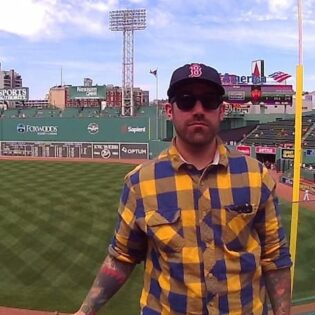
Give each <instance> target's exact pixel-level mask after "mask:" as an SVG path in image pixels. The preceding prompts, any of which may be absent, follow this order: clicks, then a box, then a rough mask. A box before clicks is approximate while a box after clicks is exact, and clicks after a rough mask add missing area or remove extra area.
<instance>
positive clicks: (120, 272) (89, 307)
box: [80, 256, 135, 315]
mask: <svg viewBox="0 0 315 315" xmlns="http://www.w3.org/2000/svg"><path fill="white" fill-rule="evenodd" d="M134 267H135V265H134V264H127V263H122V262H120V261H118V260H117V259H115V258H112V257H110V256H107V257H106V258H105V260H104V263H103V265H102V267H101V268H100V271H99V272H98V274H97V276H96V278H95V280H94V282H93V285H92V287H91V289H90V291H89V293H88V295H87V296H86V298H85V300H84V302H83V304H82V306H81V308H80V311H81V312H82V313H83V314H85V315H94V314H96V312H97V311H98V310H99V309H100V308H101V307H102V306H103V305H104V304H105V303H106V302H107V301H108V300H109V299H110V298H111V297H112V296H113V295H114V294H115V293H116V292H117V291H118V290H119V289H120V287H121V286H122V285H123V284H124V283H125V281H126V280H127V279H128V277H129V275H130V274H131V272H132V270H133V269H134Z"/></svg>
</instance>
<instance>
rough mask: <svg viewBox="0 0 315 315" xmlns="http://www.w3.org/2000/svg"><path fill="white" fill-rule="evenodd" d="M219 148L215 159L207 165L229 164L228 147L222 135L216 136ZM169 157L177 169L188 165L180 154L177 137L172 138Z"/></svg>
mask: <svg viewBox="0 0 315 315" xmlns="http://www.w3.org/2000/svg"><path fill="white" fill-rule="evenodd" d="M216 142H217V149H216V152H215V156H214V159H213V161H212V162H211V163H210V164H209V165H208V166H207V167H209V166H210V165H222V166H224V167H227V165H228V152H229V151H228V149H227V148H226V147H225V145H224V143H223V141H222V140H221V138H220V137H218V136H217V137H216ZM167 153H168V157H169V159H170V161H171V163H172V166H173V168H174V169H175V170H178V169H179V168H180V167H181V166H182V165H185V164H186V165H187V164H188V162H187V161H185V159H184V158H183V157H182V156H181V155H180V153H179V152H178V150H177V148H176V145H175V138H173V140H172V144H171V145H170V147H169V148H168V151H167Z"/></svg>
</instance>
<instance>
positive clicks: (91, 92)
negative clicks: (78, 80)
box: [69, 85, 106, 100]
mask: <svg viewBox="0 0 315 315" xmlns="http://www.w3.org/2000/svg"><path fill="white" fill-rule="evenodd" d="M69 98H70V99H71V100H74V99H106V86H105V85H95V86H70V87H69Z"/></svg>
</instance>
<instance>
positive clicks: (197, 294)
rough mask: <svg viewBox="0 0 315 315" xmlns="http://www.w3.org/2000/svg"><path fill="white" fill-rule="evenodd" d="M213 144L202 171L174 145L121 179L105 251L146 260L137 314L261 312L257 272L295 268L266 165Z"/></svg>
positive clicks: (261, 290) (128, 259) (260, 282)
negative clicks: (214, 157)
mask: <svg viewBox="0 0 315 315" xmlns="http://www.w3.org/2000/svg"><path fill="white" fill-rule="evenodd" d="M217 150H218V152H219V163H218V164H217V165H213V164H212V165H209V166H208V167H207V168H205V169H204V170H203V171H202V172H200V171H198V170H196V169H195V168H194V167H193V166H192V165H189V164H187V163H186V162H184V161H183V160H182V159H181V157H180V155H179V153H178V151H177V149H176V147H175V146H174V144H173V145H171V146H170V148H168V149H167V150H165V151H163V152H162V153H161V154H160V155H159V156H158V157H157V158H156V159H155V160H152V161H149V162H147V163H145V164H142V165H139V166H137V167H136V168H135V169H134V170H133V171H131V172H130V173H129V174H128V175H127V176H126V177H125V183H124V188H123V192H122V195H121V202H120V207H119V219H118V223H117V226H116V232H115V235H114V237H113V240H112V243H111V245H110V246H109V254H110V255H112V256H114V257H115V258H116V259H118V260H121V261H124V262H129V263H139V262H141V261H143V260H144V261H145V268H144V287H143V290H142V294H141V298H140V305H141V310H142V313H141V314H143V315H170V314H176V315H178V314H190V315H192V314H199V315H205V314H211V315H212V314H234V315H236V314H244V315H248V314H255V315H256V314H257V315H258V314H259V315H261V314H267V310H266V302H265V291H266V289H265V283H264V279H263V273H264V272H266V271H270V270H276V269H280V268H288V267H290V266H291V259H290V254H289V250H288V246H287V241H286V237H285V233H284V230H283V227H282V225H281V222H280V215H279V207H278V202H277V197H276V195H275V182H274V181H273V179H272V178H271V176H270V175H269V173H268V170H267V169H266V168H265V167H264V166H263V165H262V164H261V163H260V162H258V161H256V160H255V159H252V158H250V157H247V156H243V155H241V154H240V153H238V152H233V151H232V152H229V151H228V150H227V148H226V147H225V146H224V145H223V143H222V141H221V140H220V139H219V138H218V149H217Z"/></svg>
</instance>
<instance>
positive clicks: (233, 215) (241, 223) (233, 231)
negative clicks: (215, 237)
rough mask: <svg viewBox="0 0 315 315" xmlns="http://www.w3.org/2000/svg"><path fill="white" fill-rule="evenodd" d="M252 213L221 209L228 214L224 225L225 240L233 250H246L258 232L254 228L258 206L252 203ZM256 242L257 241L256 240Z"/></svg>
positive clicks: (227, 245)
mask: <svg viewBox="0 0 315 315" xmlns="http://www.w3.org/2000/svg"><path fill="white" fill-rule="evenodd" d="M251 207H252V211H251V212H250V213H242V212H236V211H232V210H227V209H226V208H224V209H221V211H225V214H226V225H225V226H222V229H223V233H222V234H223V241H224V243H225V245H226V247H227V248H228V249H229V250H232V251H237V252H240V251H246V250H247V248H248V247H249V242H251V241H254V238H252V236H253V235H254V234H255V233H256V232H255V230H254V219H255V215H256V211H257V207H256V206H254V205H251ZM255 242H256V241H255Z"/></svg>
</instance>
